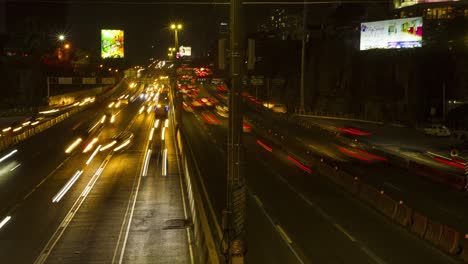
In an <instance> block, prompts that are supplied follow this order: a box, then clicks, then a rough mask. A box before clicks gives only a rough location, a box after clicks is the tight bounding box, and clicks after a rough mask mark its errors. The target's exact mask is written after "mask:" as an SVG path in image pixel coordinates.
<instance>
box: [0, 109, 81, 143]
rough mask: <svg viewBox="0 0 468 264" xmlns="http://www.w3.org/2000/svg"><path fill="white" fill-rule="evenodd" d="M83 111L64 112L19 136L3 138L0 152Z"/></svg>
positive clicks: (0, 141)
mask: <svg viewBox="0 0 468 264" xmlns="http://www.w3.org/2000/svg"><path fill="white" fill-rule="evenodd" d="M82 110H84V108H83V107H80V108H77V109H73V110H71V111H69V112H66V113H64V114H61V115H59V116H57V117H55V118H53V119H51V120H48V121H46V122H44V123H42V124H40V125H37V126H35V127H34V128H30V129H28V130H26V131H24V132H23V133H21V134H18V135H15V136H13V137H3V138H2V139H1V140H0V151H2V150H5V149H7V148H9V147H11V146H13V145H15V144H17V143H19V142H20V141H23V140H25V139H27V138H30V137H32V136H34V135H36V134H38V133H40V132H42V131H44V130H46V129H47V128H49V127H52V126H54V125H55V124H57V123H59V122H61V121H63V120H65V119H67V118H68V117H70V116H71V115H73V114H75V113H77V112H80V111H82Z"/></svg>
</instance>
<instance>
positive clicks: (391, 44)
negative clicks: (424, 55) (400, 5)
mask: <svg viewBox="0 0 468 264" xmlns="http://www.w3.org/2000/svg"><path fill="white" fill-rule="evenodd" d="M422 32H423V19H422V17H413V18H401V19H392V20H384V21H375V22H365V23H361V44H360V50H368V49H401V48H416V47H421V46H422Z"/></svg>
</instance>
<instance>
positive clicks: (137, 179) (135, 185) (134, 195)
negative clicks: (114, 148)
mask: <svg viewBox="0 0 468 264" xmlns="http://www.w3.org/2000/svg"><path fill="white" fill-rule="evenodd" d="M150 124H151V122H150ZM149 143H150V142H149V141H146V144H145V148H144V150H146V149H148V146H149ZM143 162H144V160H142V162H141V163H139V164H143ZM143 169H144V164H143V166H141V165H140V172H139V173H138V174H137V175H141V174H142V173H143ZM140 183H141V177H139V176H135V179H134V182H133V187H132V196H131V197H130V199H129V203H128V206H127V209H126V211H125V215H124V218H123V222H122V225H121V227H120V232H119V237H118V238H117V244H116V246H115V250H114V255H113V257H112V263H115V260H116V259H115V258H116V256H117V252H118V250H119V245H120V239H121V238H122V233H123V231H124V228H125V222H127V215H128V211H129V210H130V216H129V217H128V224H127V229H126V230H125V237H124V240H123V242H122V248H121V250H120V257H119V264H121V263H122V261H123V257H124V254H125V248H126V247H127V241H128V234H129V233H130V227H131V224H132V220H133V212H134V211H135V205H136V200H137V197H138V191H139V189H140ZM132 198H133V203H132V205H131V209H130V203H131V201H132Z"/></svg>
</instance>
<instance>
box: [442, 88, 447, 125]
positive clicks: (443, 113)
mask: <svg viewBox="0 0 468 264" xmlns="http://www.w3.org/2000/svg"><path fill="white" fill-rule="evenodd" d="M445 101H446V100H445V82H444V83H443V84H442V120H443V121H444V122H445V111H446V107H447V106H446V105H445Z"/></svg>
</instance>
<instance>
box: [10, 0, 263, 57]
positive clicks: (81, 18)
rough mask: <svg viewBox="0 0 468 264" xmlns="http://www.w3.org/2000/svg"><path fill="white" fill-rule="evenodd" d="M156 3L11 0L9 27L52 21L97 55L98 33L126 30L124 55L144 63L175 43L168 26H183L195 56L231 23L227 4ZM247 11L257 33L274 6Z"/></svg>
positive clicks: (162, 54) (76, 43) (183, 36)
mask: <svg viewBox="0 0 468 264" xmlns="http://www.w3.org/2000/svg"><path fill="white" fill-rule="evenodd" d="M195 1H197V0H195ZM155 2H158V1H157V0H153V1H148V0H140V1H135V2H131V1H125V2H122V1H115V0H111V1H91V0H79V1H39V0H33V1H31V0H30V1H22V0H9V1H7V27H8V31H9V32H10V33H14V32H15V27H16V26H17V24H19V23H20V22H21V21H23V20H24V18H25V17H31V16H33V17H39V19H40V20H47V21H48V22H49V24H48V25H50V27H51V28H50V29H48V30H49V31H50V34H51V35H54V34H53V32H57V33H59V32H64V33H66V35H67V36H68V40H69V41H70V42H71V43H72V44H73V46H74V47H76V48H80V49H84V50H89V51H91V52H93V53H95V54H98V52H99V49H100V29H102V28H105V29H123V30H124V31H125V57H126V58H127V59H128V60H129V61H130V62H131V63H144V62H147V61H148V58H149V57H151V56H154V57H158V58H162V57H165V56H166V55H167V48H168V47H169V46H171V45H173V41H174V33H173V32H172V31H171V30H170V29H169V28H168V27H169V24H170V23H171V22H180V23H182V24H183V25H184V28H183V30H182V32H181V33H180V35H179V43H180V45H185V46H192V54H194V55H196V56H197V55H198V56H200V55H206V53H207V51H208V50H209V47H210V46H214V44H215V43H216V42H215V41H216V39H217V37H218V24H219V22H221V21H224V22H227V21H228V20H229V19H228V14H229V10H228V6H227V5H156V4H153V3H155ZM171 2H176V1H171ZM200 2H201V1H200ZM245 10H246V16H245V19H246V21H248V23H247V24H249V25H251V27H250V28H249V29H250V30H253V29H255V28H256V26H257V24H258V23H259V22H260V21H261V20H262V19H266V17H267V16H266V15H267V14H268V10H270V8H269V7H265V6H257V7H248V8H246V9H245ZM53 37H54V36H51V38H53Z"/></svg>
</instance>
